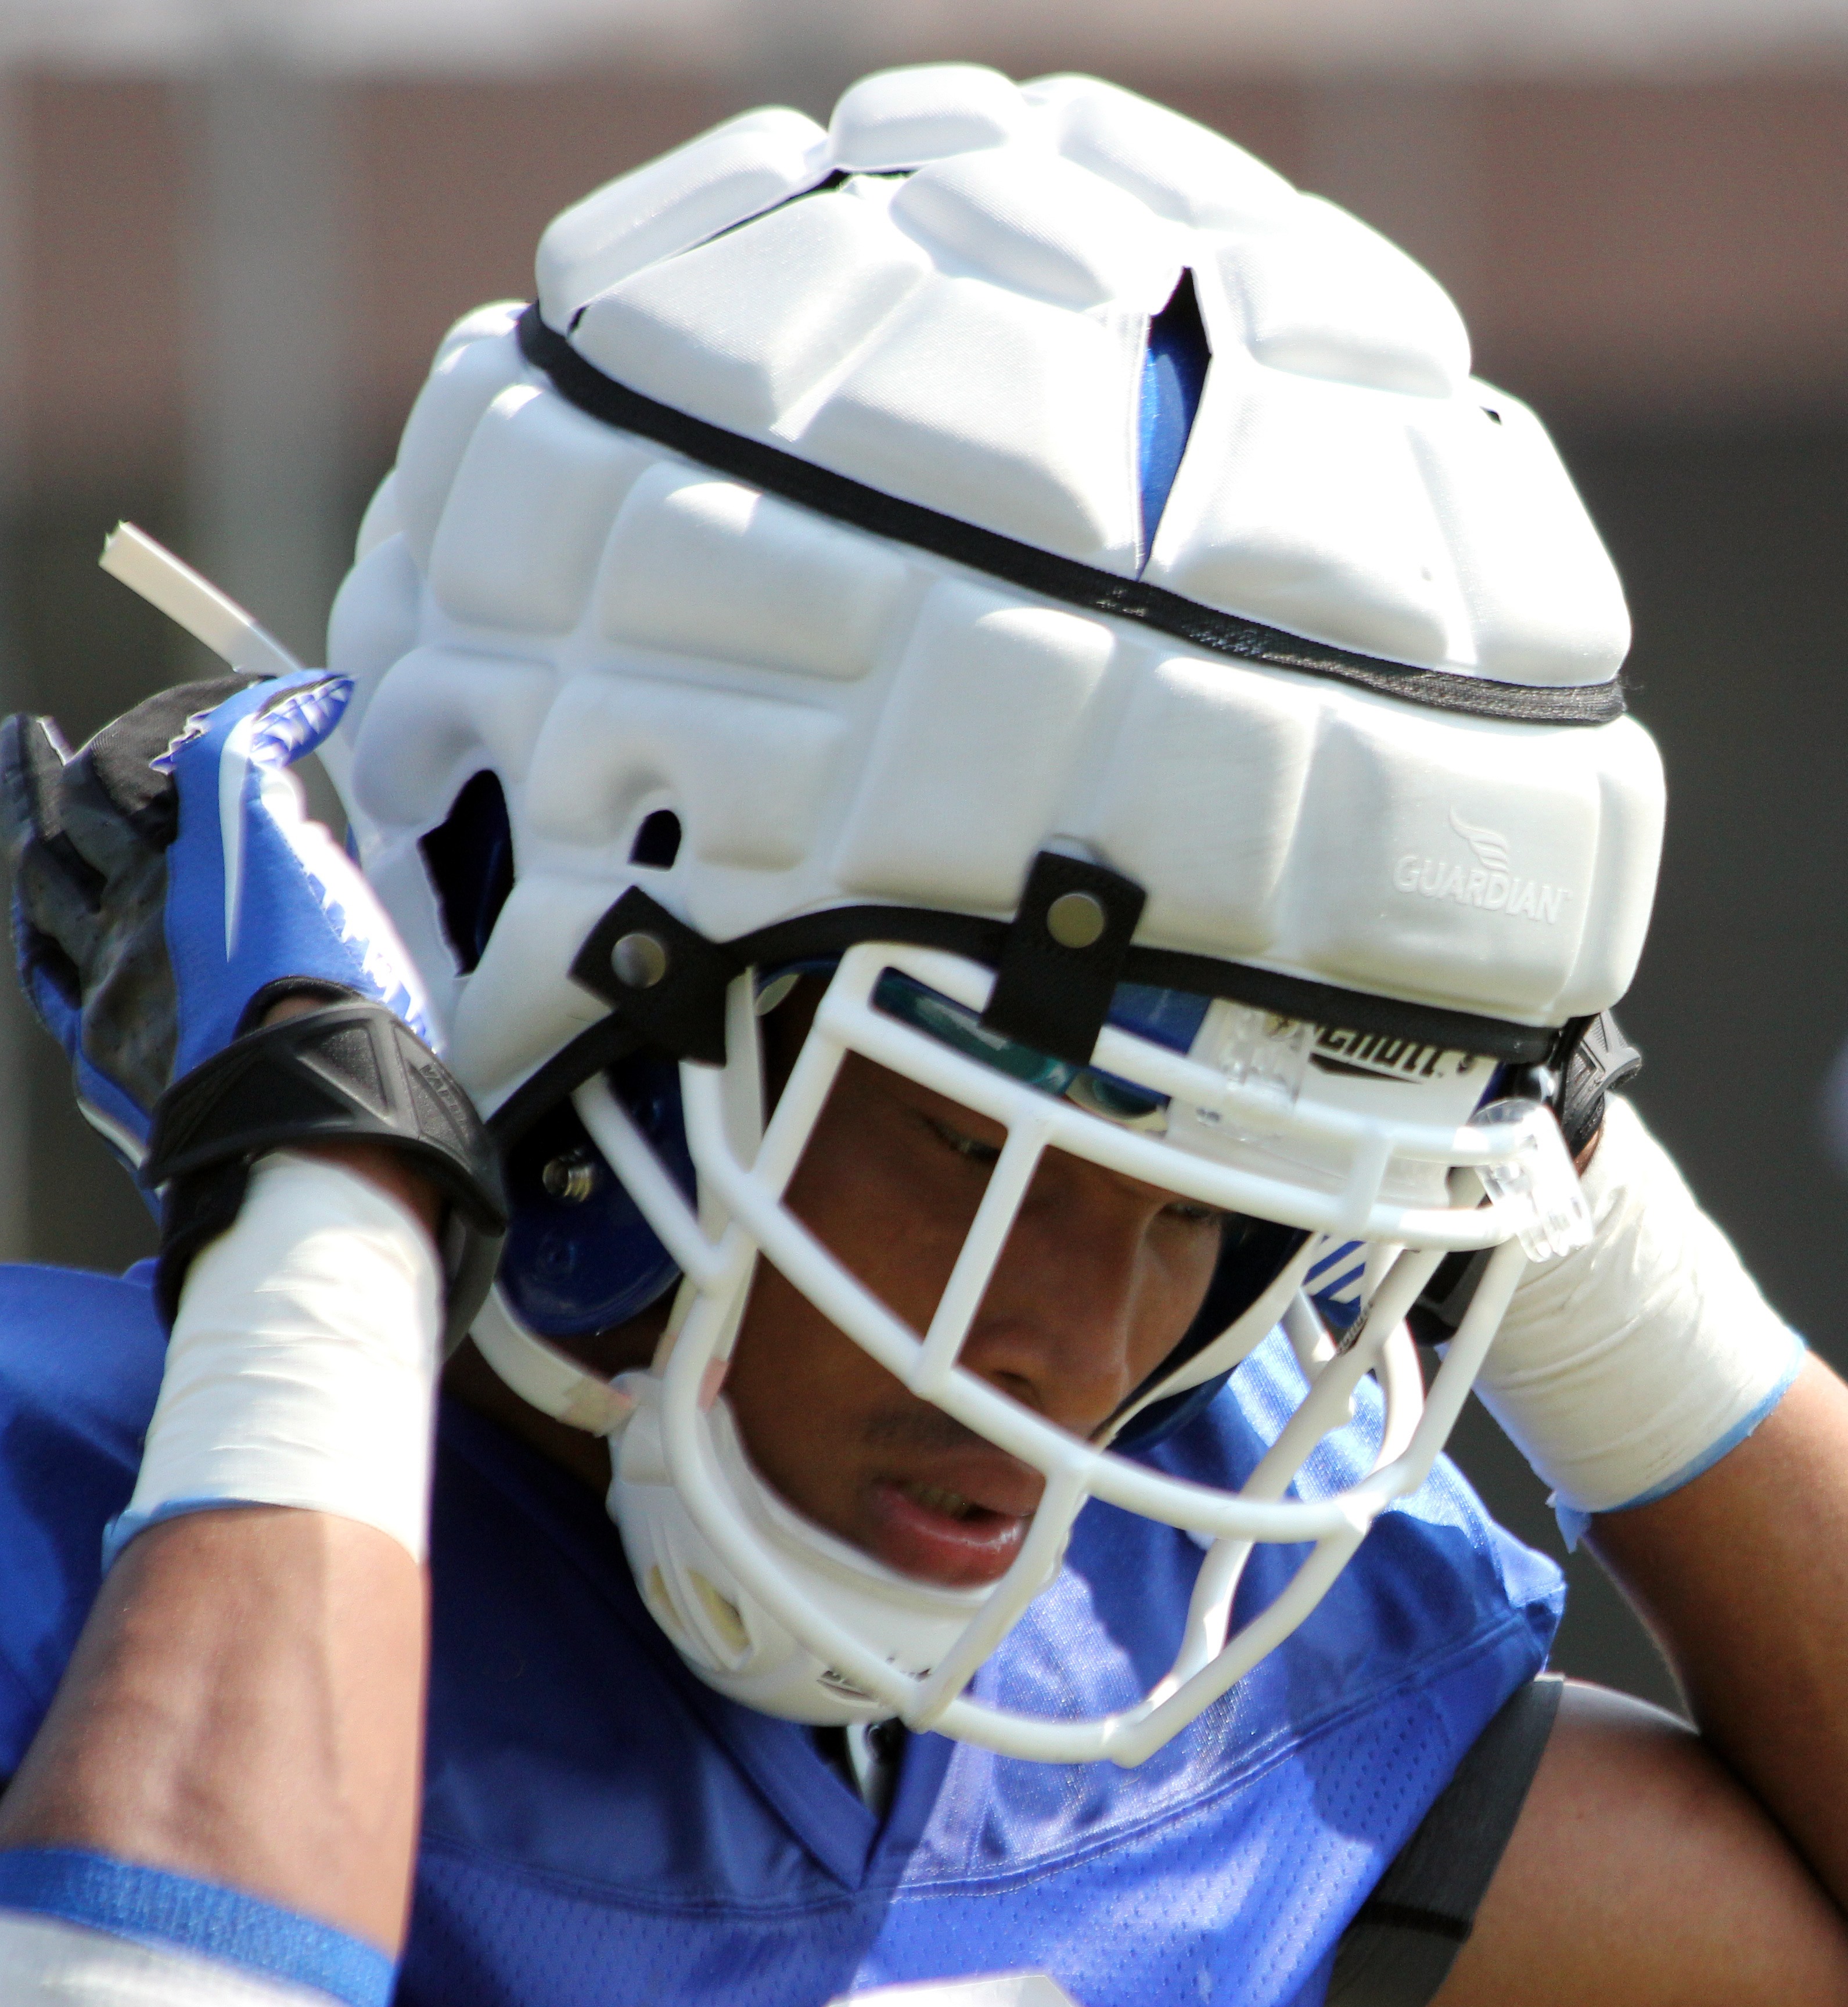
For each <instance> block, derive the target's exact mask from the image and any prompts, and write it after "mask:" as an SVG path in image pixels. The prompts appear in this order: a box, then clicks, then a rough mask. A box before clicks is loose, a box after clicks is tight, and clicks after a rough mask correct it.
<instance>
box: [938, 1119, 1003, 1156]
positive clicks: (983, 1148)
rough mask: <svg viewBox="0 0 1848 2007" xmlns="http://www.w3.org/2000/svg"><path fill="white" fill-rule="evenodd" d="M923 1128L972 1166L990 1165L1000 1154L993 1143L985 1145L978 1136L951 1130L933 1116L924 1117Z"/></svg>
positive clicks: (945, 1123)
mask: <svg viewBox="0 0 1848 2007" xmlns="http://www.w3.org/2000/svg"><path fill="white" fill-rule="evenodd" d="M924 1126H925V1127H926V1128H927V1129H928V1130H929V1131H930V1133H931V1134H932V1135H933V1136H934V1137H936V1139H937V1141H939V1142H940V1143H942V1144H943V1145H945V1146H946V1147H947V1148H950V1149H952V1150H954V1152H956V1154H957V1155H958V1156H959V1157H966V1158H967V1159H968V1161H969V1162H971V1163H972V1164H984V1165H986V1164H992V1163H993V1162H995V1161H996V1159H998V1158H999V1157H1000V1154H1001V1152H1000V1149H999V1148H997V1147H996V1145H994V1144H993V1143H985V1142H983V1141H982V1138H980V1137H979V1136H971V1135H968V1134H965V1131H963V1130H961V1129H955V1128H952V1127H950V1124H949V1123H947V1122H940V1121H939V1120H937V1119H936V1116H934V1115H926V1116H925V1117H924Z"/></svg>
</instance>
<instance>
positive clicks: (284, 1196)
mask: <svg viewBox="0 0 1848 2007" xmlns="http://www.w3.org/2000/svg"><path fill="white" fill-rule="evenodd" d="M442 1290H443V1282H442V1276H441V1274H440V1272H439V1268H438V1266H437V1261H436V1250H435V1249H434V1247H432V1244H431V1242H430V1238H429V1236H428V1234H427V1233H425V1231H424V1229H423V1228H422V1227H421V1226H420V1225H419V1224H418V1222H417V1221H416V1220H415V1219H413V1218H412V1216H411V1214H410V1213H409V1212H407V1211H406V1210H405V1209H404V1207H403V1206H401V1205H399V1204H398V1203H397V1201H395V1200H393V1199H392V1198H390V1197H387V1196H386V1194H385V1193H383V1191H381V1190H379V1188H378V1187H377V1186H376V1185H374V1184H372V1183H371V1182H370V1181H369V1180H367V1179H365V1178H363V1177H361V1176H360V1175H359V1174H358V1173H357V1172H354V1171H351V1170H347V1169H344V1168H343V1167H342V1166H340V1165H338V1164H336V1163H332V1162H328V1161H327V1160H326V1159H319V1158H313V1157H309V1156H303V1155H298V1154H296V1153H295V1152H288V1151H278V1152H275V1153H274V1154H273V1155H270V1156H267V1157H266V1158H264V1159H263V1160H262V1161H261V1162H259V1164H258V1165H257V1166H256V1168H255V1169H253V1170H252V1173H251V1176H250V1184H249V1191H248V1193H247V1194H246V1196H245V1201H244V1207H243V1210H242V1212H240V1213H239V1214H238V1219H237V1222H236V1224H235V1226H232V1227H231V1229H230V1230H229V1231H228V1232H227V1233H224V1234H223V1235H221V1236H220V1237H219V1238H218V1239H217V1240H215V1241H213V1243H211V1244H210V1246H209V1247H206V1249H205V1250H204V1251H203V1253H202V1254H200V1255H199V1257H198V1258H197V1259H196V1261H194V1262H193V1264H192V1269H191V1272H189V1275H188V1276H187V1279H186V1286H185V1291H184V1293H183V1294H182V1296H181V1299H180V1307H179V1314H178V1317H176V1318H175V1321H174V1327H173V1338H172V1341H171V1345H170V1346H169V1348H168V1356H167V1370H166V1374H165V1376H164V1378H163V1379H162V1381H161V1383H160V1399H159V1400H158V1401H157V1402H156V1404H155V1407H154V1416H153V1421H152V1422H151V1423H150V1424H149V1427H148V1434H147V1447H146V1451H144V1453H143V1458H142V1464H141V1476H140V1479H139V1482H138V1483H136V1487H135V1495H134V1497H133V1498H132V1499H131V1500H130V1501H129V1509H128V1511H126V1512H125V1513H124V1514H123V1515H122V1518H120V1519H119V1520H118V1521H117V1522H116V1524H115V1527H114V1528H112V1529H111V1533H110V1536H109V1548H110V1552H111V1554H114V1553H115V1552H116V1551H118V1550H119V1549H120V1548H121V1547H122V1544H123V1543H125V1541H127V1540H130V1539H132V1537H133V1536H134V1535H135V1534H136V1533H139V1531H140V1530H141V1529H143V1527H144V1526H148V1525H150V1524H151V1523H153V1522H154V1521H155V1520H157V1519H161V1518H172V1517H174V1516H175V1515H177V1514H178V1513H181V1512H187V1511H205V1510H209V1509H210V1508H212V1507H213V1506H215V1505H224V1504H268V1505H294V1506H299V1507H302V1508H305V1509H306V1510H309V1511H318V1512H333V1513H337V1514H339V1515H341V1516H342V1517H343V1518H349V1519H358V1520H361V1521H363V1522H365V1524H366V1525H368V1526H376V1527H378V1528H379V1529H380V1530H381V1531H383V1532H384V1533H389V1534H390V1536H392V1538H393V1540H397V1541H399V1542H400V1543H402V1545H403V1546H404V1547H406V1548H407V1549H408V1550H410V1552H411V1554H412V1555H413V1556H414V1557H415V1558H416V1559H418V1561H421V1560H422V1558H423V1557H424V1551H425V1544H426V1541H427V1537H428V1518H429V1502H428V1494H429V1477H430V1439H431V1426H432V1404H433V1401H434V1397H435V1389H436V1372H437V1366H438V1360H439V1345H438V1335H439V1331H440V1329H441V1326H442Z"/></svg>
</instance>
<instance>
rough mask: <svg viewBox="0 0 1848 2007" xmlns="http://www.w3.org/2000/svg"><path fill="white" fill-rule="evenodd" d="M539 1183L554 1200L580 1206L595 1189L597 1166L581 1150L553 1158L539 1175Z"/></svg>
mask: <svg viewBox="0 0 1848 2007" xmlns="http://www.w3.org/2000/svg"><path fill="white" fill-rule="evenodd" d="M539 1182H540V1183H541V1184H542V1185H543V1186H544V1187H545V1189H546V1190H547V1191H548V1192H549V1193H550V1194H551V1195H552V1197H554V1198H557V1199H563V1201H565V1203H566V1205H583V1204H584V1201H585V1200H586V1199H587V1198H588V1197H590V1195H591V1193H592V1192H594V1190H596V1189H597V1166H595V1165H594V1163H593V1162H591V1159H589V1158H588V1157H587V1155H585V1154H584V1152H583V1151H581V1150H567V1151H566V1152H565V1154H564V1155H563V1156H562V1157H554V1158H552V1159H551V1161H550V1162H548V1164H547V1165H546V1166H545V1169H544V1170H542V1171H541V1173H539Z"/></svg>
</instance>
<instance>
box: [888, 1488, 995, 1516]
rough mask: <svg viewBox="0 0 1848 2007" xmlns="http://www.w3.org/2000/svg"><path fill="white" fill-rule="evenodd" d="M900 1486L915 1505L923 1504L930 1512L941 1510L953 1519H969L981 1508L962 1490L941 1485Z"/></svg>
mask: <svg viewBox="0 0 1848 2007" xmlns="http://www.w3.org/2000/svg"><path fill="white" fill-rule="evenodd" d="M898 1488H899V1490H901V1491H902V1492H903V1493H904V1494H905V1497H907V1498H908V1499H910V1500H911V1501H912V1504H914V1505H922V1507H923V1508H925V1510H926V1511H929V1512H941V1513H943V1514H944V1515H946V1516H947V1518H952V1519H967V1518H970V1517H972V1515H974V1514H975V1513H976V1512H978V1511H980V1510H981V1508H980V1507H979V1506H978V1505H974V1504H971V1503H970V1501H968V1499H966V1498H965V1497H964V1496H963V1495H962V1494H961V1492H960V1491H946V1490H943V1487H941V1486H940V1485H936V1484H901V1485H900V1486H899V1487H898Z"/></svg>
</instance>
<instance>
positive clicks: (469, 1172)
mask: <svg viewBox="0 0 1848 2007" xmlns="http://www.w3.org/2000/svg"><path fill="white" fill-rule="evenodd" d="M332 1142H364V1143H381V1144H384V1145H387V1146H388V1147H389V1148H393V1149H395V1150H397V1151H400V1152H402V1153H403V1154H404V1155H405V1156H407V1158H409V1159H411V1162H412V1164H413V1166H414V1168H415V1169H416V1171H417V1173H418V1176H421V1177H422V1178H425V1179H426V1180H428V1182H429V1183H431V1184H432V1185H433V1186H434V1187H436V1190H437V1191H439V1193H440V1194H442V1195H443V1198H444V1199H445V1200H446V1201H447V1204H448V1213H449V1222H448V1226H447V1229H446V1232H445V1233H444V1236H443V1268H444V1272H445V1279H446V1284H447V1294H448V1315H447V1319H446V1337H447V1340H448V1342H449V1344H450V1347H451V1348H452V1349H453V1347H454V1346H456V1345H458V1344H460V1342H461V1340H462V1339H463V1338H464V1336H466V1335H467V1331H468V1327H469V1325H470V1324H471V1323H472V1322H473V1321H474V1314H475V1312H476V1311H477V1310H479V1309H480V1308H481V1303H482V1300H483V1299H484V1298H485V1296H486V1295H487V1293H488V1284H489V1282H491V1281H492V1279H493V1275H494V1270H495V1265H496V1261H498V1259H499V1252H500V1242H501V1238H502V1236H503V1234H504V1233H506V1224H507V1208H506V1194H505V1193H504V1191H503V1188H502V1183H501V1176H500V1166H499V1162H498V1160H497V1159H496V1155H495V1152H494V1147H493V1145H492V1141H490V1140H489V1138H488V1133H487V1131H486V1130H485V1128H484V1127H483V1126H482V1123H481V1119H480V1117H479V1116H478V1115H477V1114H476V1113H475V1111H474V1104H473V1103H472V1102H471V1101H470V1100H469V1099H468V1096H467V1095H466V1094H465V1093H464V1092H463V1091H462V1089H461V1088H460V1086H459V1085H457V1081H456V1079H455V1078H454V1076H453V1074H451V1073H450V1071H449V1069H448V1068H447V1067H446V1066H445V1065H444V1064H443V1062H442V1061H441V1060H439V1059H438V1058H437V1056H436V1054H435V1053H432V1051H431V1050H430V1049H429V1047H428V1046H426V1045H425V1043H424V1042H423V1041H422V1040H421V1039H419V1038H418V1036H417V1035H416V1033H415V1032H413V1031H411V1028H409V1026H407V1025H405V1024H404V1023H403V1022H402V1021H400V1019H399V1018H396V1017H394V1016H393V1014H392V1013H391V1012H390V1011H388V1010H387V1009H386V1007H385V1006H384V1005H383V1004H382V1003H368V1002H365V1001H361V1000H354V1001H353V1002H351V1003H330V1004H327V1005H326V1006H324V1007H322V1008H321V1009H319V1010H316V1011H307V1012H304V1013H303V1014H302V1015H300V1016H298V1017H294V1018H285V1019H284V1020H283V1021H282V1022H281V1023H280V1024H276V1025H266V1026H264V1027H263V1028H262V1029H260V1030H259V1031H254V1032H245V1034H244V1035H243V1036H242V1037H241V1038H238V1039H233V1040H232V1041H231V1043H230V1044H229V1045H228V1046H226V1047H225V1049H224V1051H222V1052H220V1053H214V1054H213V1056H212V1057H211V1058H210V1059H209V1060H206V1061H205V1062H204V1063H203V1065H200V1066H197V1067H194V1068H193V1070H192V1072H191V1073H189V1074H187V1075H186V1076H185V1078H184V1079H182V1080H177V1081H175V1082H174V1084H173V1085H172V1086H171V1087H170V1088H168V1090H167V1092H165V1093H164V1095H161V1097H160V1101H159V1102H158V1103H157V1106H156V1107H155V1109H154V1122H153V1134H152V1135H151V1136H150V1139H149V1145H148V1153H147V1158H146V1162H144V1163H143V1166H142V1169H141V1179H142V1182H143V1183H144V1184H145V1185H147V1186H148V1187H150V1188H158V1187H164V1188H165V1189H164V1194H163V1198H162V1205H161V1234H160V1265H159V1268H158V1269H157V1272H156V1275H155V1297H156V1300H157V1303H159V1305H160V1310H161V1314H163V1316H164V1317H165V1318H166V1319H167V1321H168V1322H169V1323H170V1324H171V1322H172V1321H173V1315H174V1312H175V1310H176V1309H177V1308H178V1303H179V1296H180V1289H181V1287H182V1285H183V1283H184V1282H185V1279H186V1271H187V1269H188V1268H189V1266H190V1265H191V1263H192V1257H193V1256H194V1255H195V1254H197V1253H198V1252H199V1249H200V1248H202V1247H204V1246H205V1245H206V1243H208V1242H209V1241H210V1240H214V1239H216V1238H217V1236H218V1235H219V1234H220V1233H224V1230H225V1229H226V1228H227V1227H228V1226H230V1225H231V1222H233V1221H234V1220H235V1219H236V1218H237V1216H238V1209H239V1208H240V1207H241V1206H242V1205H243V1202H244V1192H245V1185H246V1183H247V1182H248V1180H249V1174H250V1167H251V1166H252V1164H253V1163H255V1162H256V1160H257V1159H258V1158H259V1157H260V1156H262V1155H263V1154H264V1153H265V1152H267V1151H270V1150H279V1149H287V1148H291V1147H298V1146H300V1145H304V1144H313V1143H332Z"/></svg>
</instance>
